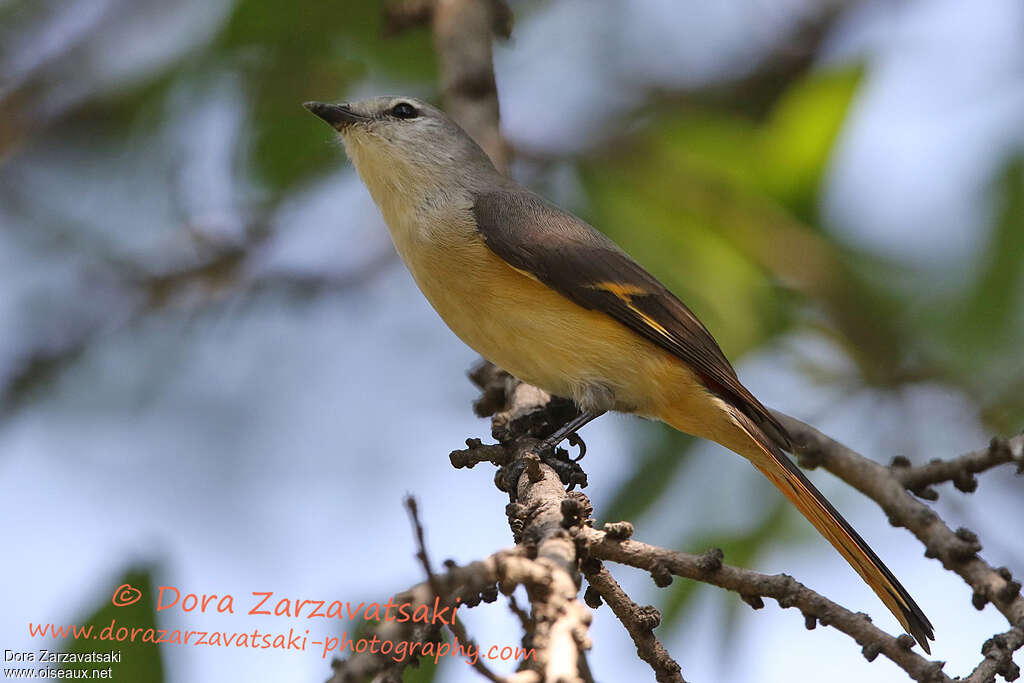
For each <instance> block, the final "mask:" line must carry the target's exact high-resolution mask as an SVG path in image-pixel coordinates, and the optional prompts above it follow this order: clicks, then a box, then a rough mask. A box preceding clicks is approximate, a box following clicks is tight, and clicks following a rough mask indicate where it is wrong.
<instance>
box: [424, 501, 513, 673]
mask: <svg viewBox="0 0 1024 683" xmlns="http://www.w3.org/2000/svg"><path fill="white" fill-rule="evenodd" d="M405 507H406V509H407V510H408V511H409V518H410V521H411V522H412V528H413V533H414V534H415V536H416V548H417V550H416V557H417V558H418V559H419V561H420V564H421V565H423V571H425V572H426V573H427V584H428V585H429V586H430V590H431V592H432V593H433V594H434V596H435V597H436V598H437V599H440V600H442V601H443V602H444V603H446V604H447V603H451V602H454V603H456V604H457V603H458V602H459V599H458V598H456V599H455V600H454V601H452V600H451V599H450V597H449V596H447V595H446V594H445V591H444V590H443V588H442V586H441V582H440V581H439V580H438V578H437V576H436V575H435V574H434V569H433V567H431V565H430V556H429V555H427V542H426V541H425V540H424V538H423V524H421V523H420V515H419V509H418V506H417V505H416V499H415V498H414V497H413V496H411V495H410V496H406V498H405ZM446 626H447V628H448V631H449V632H450V633H451V634H452V635H453V636H454V637H455V642H456V643H465V644H466V645H467V646H472V648H473V649H474V650H479V647H478V645H477V642H476V641H475V640H472V639H471V638H470V637H469V634H467V633H466V627H465V626H464V625H463V624H462V622H461V621H460V620H459V619H458V618H457V617H455V616H453V617H452V619H451V621H450V622H449V623H448V624H446ZM473 668H474V669H476V670H477V671H478V672H480V675H482V676H483V677H484V678H486V679H487V680H489V681H494V682H495V683H499V682H500V681H501V679H500V678H499V677H498V676H496V675H495V674H494V672H493V671H491V670H490V668H488V666H487V665H486V664H484V660H483V659H481V658H480V657H477V658H476V659H474V660H473Z"/></svg>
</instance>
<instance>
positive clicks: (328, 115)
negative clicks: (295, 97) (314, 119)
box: [302, 102, 370, 130]
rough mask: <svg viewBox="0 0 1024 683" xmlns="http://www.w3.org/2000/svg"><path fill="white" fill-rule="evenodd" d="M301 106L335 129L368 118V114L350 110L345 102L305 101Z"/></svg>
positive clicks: (340, 128)
mask: <svg viewBox="0 0 1024 683" xmlns="http://www.w3.org/2000/svg"><path fill="white" fill-rule="evenodd" d="M302 106H303V107H305V108H306V109H308V110H309V111H311V112H312V113H313V114H316V115H317V116H319V117H320V118H322V119H323V120H324V121H326V122H327V123H328V124H330V126H331V127H332V128H334V129H335V130H342V129H344V128H347V127H348V126H350V125H352V124H353V123H362V122H364V121H369V120H370V117H369V116H363V115H362V114H357V113H355V112H354V111H352V110H351V109H350V108H349V106H348V105H347V104H326V103H324V102H306V103H305V104H303V105H302Z"/></svg>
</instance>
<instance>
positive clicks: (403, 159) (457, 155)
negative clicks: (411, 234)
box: [304, 97, 495, 199]
mask: <svg viewBox="0 0 1024 683" xmlns="http://www.w3.org/2000/svg"><path fill="white" fill-rule="evenodd" d="M304 106H305V107H306V109H308V110H309V111H310V112H312V113H313V114H315V115H317V116H319V117H320V118H321V119H323V120H324V121H326V122H327V123H328V124H329V125H330V126H331V127H332V128H334V130H336V131H337V132H338V134H339V135H340V136H341V140H342V142H343V143H344V145H345V151H346V152H347V153H348V156H349V158H350V159H351V160H352V163H353V164H355V166H356V170H357V171H359V175H360V176H361V177H362V179H363V182H364V183H366V185H367V187H368V188H369V189H370V192H371V194H373V195H374V198H375V199H376V198H377V197H378V193H379V192H403V193H409V192H413V191H415V190H418V189H423V188H424V186H425V185H429V186H439V185H442V184H443V185H444V186H445V187H458V186H464V187H471V186H472V185H473V184H474V182H475V180H474V179H476V178H479V177H480V176H481V175H485V174H488V173H495V171H494V166H493V165H492V164H491V162H490V160H489V159H488V158H487V155H486V154H485V153H484V152H483V150H481V149H480V147H479V145H477V144H476V142H474V141H473V139H472V138H471V137H470V136H469V135H468V134H467V133H466V132H465V131H464V130H462V128H460V127H459V126H458V124H456V123H455V122H454V121H452V120H451V119H450V118H448V116H447V115H446V114H445V113H444V112H442V111H441V110H440V109H438V108H437V107H434V106H432V105H430V104H428V103H426V102H424V101H422V100H419V99H416V98H414V97H373V98H370V99H365V100H359V101H356V102H348V103H344V104H325V103H323V102H306V104H305V105H304Z"/></svg>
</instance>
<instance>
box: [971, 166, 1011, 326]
mask: <svg viewBox="0 0 1024 683" xmlns="http://www.w3.org/2000/svg"><path fill="white" fill-rule="evenodd" d="M994 195H995V202H994V203H995V204H996V206H997V207H998V213H997V215H996V219H995V221H994V223H993V225H992V234H991V237H990V238H989V244H988V248H987V249H986V250H985V254H984V256H983V262H982V263H981V264H980V266H979V268H978V277H977V280H976V282H975V284H974V287H973V289H972V291H971V292H969V294H968V304H967V311H966V317H965V318H964V319H962V320H959V321H958V324H957V326H956V329H959V330H961V331H962V332H963V333H964V335H965V336H966V337H967V338H968V339H971V340H973V341H974V342H975V343H982V344H986V345H998V344H1002V343H1005V342H1006V340H1007V339H1006V337H1007V335H1008V334H1011V333H1015V331H1016V329H1017V328H1018V325H1019V323H1020V310H1021V305H1020V304H1021V296H1022V293H1024V290H1022V288H1021V283H1022V278H1021V275H1022V273H1024V159H1021V158H1018V159H1015V160H1013V161H1012V162H1010V163H1009V164H1007V166H1006V169H1005V170H1004V171H1003V173H1002V174H1001V177H1000V178H999V182H998V183H997V186H996V188H995V192H994Z"/></svg>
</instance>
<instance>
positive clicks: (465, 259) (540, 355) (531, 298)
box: [400, 239, 734, 440]
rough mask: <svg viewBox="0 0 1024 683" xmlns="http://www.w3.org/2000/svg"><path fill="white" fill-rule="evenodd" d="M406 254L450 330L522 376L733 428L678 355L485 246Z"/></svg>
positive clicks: (625, 407) (677, 419)
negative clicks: (593, 389) (597, 388)
mask: <svg viewBox="0 0 1024 683" xmlns="http://www.w3.org/2000/svg"><path fill="white" fill-rule="evenodd" d="M400 251H403V250H401V249H400ZM402 255H403V258H405V260H406V263H407V265H408V266H409V269H410V271H411V272H412V274H413V277H414V278H415V280H416V283H417V284H418V285H419V287H420V289H421V290H422V291H423V293H424V295H425V296H426V297H427V299H428V300H429V301H430V303H431V305H433V307H434V309H435V310H436V311H437V312H438V313H439V314H440V315H441V317H442V318H443V319H444V321H445V323H447V325H448V327H449V328H451V330H452V331H453V332H455V334H456V335H458V336H459V338H460V339H462V341H464V342H465V343H466V344H467V345H469V346H470V347H471V348H473V349H474V350H476V351H477V352H478V353H479V354H480V355H482V356H483V357H484V358H486V359H488V360H490V361H491V362H493V363H495V364H496V365H498V366H499V367H501V368H503V369H505V370H507V371H508V372H510V373H512V374H513V375H515V376H516V377H518V378H519V379H521V380H523V381H525V382H529V383H530V384H533V385H535V386H538V387H540V388H542V389H544V390H545V391H548V392H550V393H552V394H555V395H558V396H567V397H570V398H574V399H577V400H580V398H581V397H582V396H585V395H586V392H587V388H588V387H589V386H591V385H594V384H597V385H601V386H603V387H605V388H607V389H608V390H610V391H611V393H612V394H613V395H614V405H613V406H611V407H613V408H614V409H615V410H620V411H624V412H632V413H637V414H640V415H644V416H649V417H656V418H659V419H662V420H664V421H666V422H669V423H670V424H672V426H674V427H676V428H677V429H681V430H682V431H685V432H688V433H691V434H696V435H698V436H705V437H708V438H712V439H715V438H716V437H719V438H721V436H722V435H723V430H727V431H732V430H733V429H734V426H733V425H732V424H731V421H728V420H725V419H724V418H725V415H724V412H723V410H722V408H721V406H720V402H718V400H717V399H715V398H713V397H712V396H711V395H710V394H709V393H708V392H707V391H706V390H705V389H704V387H703V385H702V384H701V383H700V382H699V381H698V380H697V378H696V377H695V376H694V374H693V373H692V372H690V370H689V369H688V368H687V367H686V365H685V364H684V363H683V362H682V361H680V360H679V359H678V358H676V357H675V356H674V355H672V354H670V353H669V352H667V351H665V350H663V349H661V348H660V347H658V346H656V345H655V344H653V343H651V342H649V341H647V340H646V339H644V338H643V337H641V336H640V335H638V334H636V333H634V332H633V331H632V330H630V329H629V328H627V327H625V326H624V325H622V324H620V323H619V322H617V321H615V320H614V319H613V318H611V317H609V316H608V315H606V314H604V313H601V312H598V311H593V310H588V309H585V308H583V307H581V306H579V305H577V304H575V303H573V302H572V301H570V300H569V299H567V298H565V297H563V296H562V295H561V294H558V293H557V292H555V291H554V290H552V289H550V288H548V287H547V286H546V285H544V284H542V283H540V282H538V281H537V280H535V279H534V278H532V277H530V276H528V275H526V274H523V273H521V272H519V271H517V270H515V269H514V268H512V267H511V266H509V265H508V264H507V263H506V262H505V261H503V260H502V259H501V258H499V257H498V256H496V255H495V254H494V253H493V252H491V251H490V249H488V248H487V247H486V245H484V244H483V242H482V241H480V240H478V239H476V240H467V241H466V242H465V243H460V244H458V245H451V244H449V245H446V246H444V247H443V248H435V247H426V246H421V247H420V248H417V249H416V250H415V251H414V252H413V253H408V254H405V253H403V254H402ZM442 274H443V275H442ZM716 440H717V439H716Z"/></svg>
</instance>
